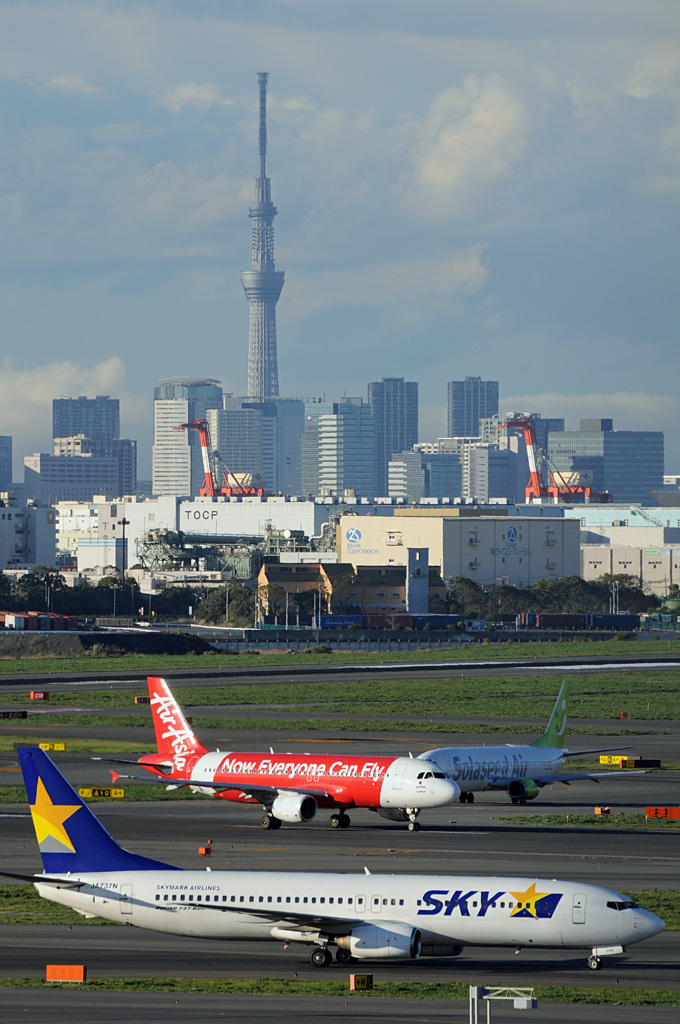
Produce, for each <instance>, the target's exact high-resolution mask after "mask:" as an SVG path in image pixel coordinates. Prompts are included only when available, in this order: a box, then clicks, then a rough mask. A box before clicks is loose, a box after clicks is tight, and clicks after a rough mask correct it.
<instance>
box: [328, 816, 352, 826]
mask: <svg viewBox="0 0 680 1024" xmlns="http://www.w3.org/2000/svg"><path fill="white" fill-rule="evenodd" d="M351 820H352V819H351V818H350V816H349V814H345V813H340V814H331V828H349V823H350V821H351Z"/></svg>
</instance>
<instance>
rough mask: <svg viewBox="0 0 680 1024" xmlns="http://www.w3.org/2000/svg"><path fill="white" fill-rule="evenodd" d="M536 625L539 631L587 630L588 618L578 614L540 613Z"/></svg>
mask: <svg viewBox="0 0 680 1024" xmlns="http://www.w3.org/2000/svg"><path fill="white" fill-rule="evenodd" d="M536 625H537V626H538V627H539V629H585V627H586V616H585V615H581V614H579V613H576V612H539V613H538V614H537V616H536Z"/></svg>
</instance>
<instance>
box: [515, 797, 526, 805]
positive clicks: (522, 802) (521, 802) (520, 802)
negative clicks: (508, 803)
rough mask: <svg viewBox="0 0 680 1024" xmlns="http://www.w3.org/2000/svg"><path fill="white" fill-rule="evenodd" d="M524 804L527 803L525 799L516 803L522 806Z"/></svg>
mask: <svg viewBox="0 0 680 1024" xmlns="http://www.w3.org/2000/svg"><path fill="white" fill-rule="evenodd" d="M526 802H527V801H526V797H522V798H521V799H520V800H518V801H517V803H518V804H522V805H524V804H526Z"/></svg>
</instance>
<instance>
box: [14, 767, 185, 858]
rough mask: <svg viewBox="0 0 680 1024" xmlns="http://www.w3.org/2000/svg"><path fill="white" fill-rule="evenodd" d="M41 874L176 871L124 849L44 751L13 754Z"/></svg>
mask: <svg viewBox="0 0 680 1024" xmlns="http://www.w3.org/2000/svg"><path fill="white" fill-rule="evenodd" d="M17 754H18V755H19V762H20V764H21V770H22V772H23V775H24V785H25V786H26V794H27V796H28V802H29V804H30V807H31V815H32V817H33V827H34V828H35V835H36V839H37V840H38V846H39V847H40V854H41V856H42V862H43V865H44V868H45V871H46V872H47V873H48V874H57V875H60V874H63V873H65V872H69V871H70V872H73V873H75V874H79V873H81V872H84V871H150V870H153V869H159V868H160V869H163V870H171V871H172V870H177V871H180V870H181V868H176V869H175V868H173V866H172V865H171V864H163V863H162V862H161V861H157V860H150V859H149V858H148V857H141V856H138V854H136V853H130V852H129V850H124V849H123V847H122V846H119V845H118V843H117V842H116V841H115V839H113V838H112V837H111V836H110V835H109V833H108V832H107V831H106V829H105V828H104V826H103V825H102V824H101V822H100V821H99V820H98V819H97V818H95V816H94V814H93V813H92V811H91V810H90V808H89V807H88V806H87V804H86V803H85V802H84V800H82V799H81V797H80V796H79V795H78V793H76V791H75V789H74V788H73V786H72V785H71V783H70V782H68V781H67V780H66V779H65V778H64V776H63V775H62V774H61V772H60V771H59V769H58V768H57V766H56V765H55V763H54V761H52V760H51V759H50V758H49V757H48V756H47V754H46V753H45V752H44V750H40V749H38V748H33V747H20V748H19V750H17Z"/></svg>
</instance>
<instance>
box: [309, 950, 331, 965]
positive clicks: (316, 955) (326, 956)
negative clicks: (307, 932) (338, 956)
mask: <svg viewBox="0 0 680 1024" xmlns="http://www.w3.org/2000/svg"><path fill="white" fill-rule="evenodd" d="M309 959H310V962H311V963H312V964H313V965H314V967H328V965H329V963H330V962H331V960H332V959H333V957H332V956H331V954H330V952H329V951H328V950H327V949H326V947H325V946H324V947H323V949H322V948H321V946H317V948H316V949H313V950H312V952H311V955H310V957H309Z"/></svg>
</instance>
